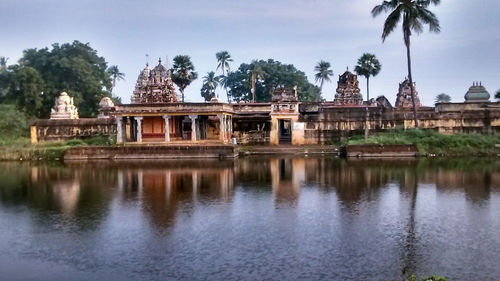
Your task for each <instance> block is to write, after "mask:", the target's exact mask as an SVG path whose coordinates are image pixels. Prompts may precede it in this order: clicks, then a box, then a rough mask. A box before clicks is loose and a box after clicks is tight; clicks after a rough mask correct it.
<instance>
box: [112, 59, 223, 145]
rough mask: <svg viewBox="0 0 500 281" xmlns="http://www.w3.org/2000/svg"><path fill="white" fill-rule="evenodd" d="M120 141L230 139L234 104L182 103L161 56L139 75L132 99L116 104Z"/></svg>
mask: <svg viewBox="0 0 500 281" xmlns="http://www.w3.org/2000/svg"><path fill="white" fill-rule="evenodd" d="M113 115H114V116H115V119H116V131H117V138H116V141H117V143H128V142H137V143H142V142H163V143H171V142H200V141H213V142H223V143H226V142H230V140H231V132H232V115H233V110H232V107H231V106H230V105H228V104H223V103H218V102H211V103H179V101H178V98H177V95H176V93H175V88H174V85H173V83H172V79H171V76H170V70H169V69H167V68H165V67H164V66H163V65H162V64H161V60H159V62H158V65H157V66H156V67H155V68H153V69H150V68H149V66H148V65H146V68H144V70H142V71H141V73H140V74H139V77H138V78H137V83H136V86H135V90H134V92H133V93H132V103H131V104H123V105H116V106H115V107H114V111H113Z"/></svg>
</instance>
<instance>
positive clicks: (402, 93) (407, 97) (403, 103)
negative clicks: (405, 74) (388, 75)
mask: <svg viewBox="0 0 500 281" xmlns="http://www.w3.org/2000/svg"><path fill="white" fill-rule="evenodd" d="M413 94H414V96H415V106H417V107H420V106H421V105H420V99H419V98H418V91H417V84H416V83H415V82H413ZM395 106H396V107H403V108H413V102H412V100H411V89H410V80H408V78H406V79H405V80H404V81H403V82H401V83H399V90H398V94H397V96H396V104H395Z"/></svg>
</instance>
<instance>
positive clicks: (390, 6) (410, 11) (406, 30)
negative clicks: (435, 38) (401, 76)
mask: <svg viewBox="0 0 500 281" xmlns="http://www.w3.org/2000/svg"><path fill="white" fill-rule="evenodd" d="M440 1H441V0H388V1H384V2H383V3H382V4H380V5H377V6H375V7H374V8H373V10H372V15H373V17H376V16H378V15H379V14H381V13H382V12H389V11H390V14H389V16H387V18H386V20H385V23H384V29H383V32H382V42H384V41H385V39H386V38H387V36H389V34H390V33H391V32H392V31H394V29H395V28H396V26H397V25H398V23H399V21H400V20H401V18H402V22H403V24H402V26H403V39H404V43H405V46H406V59H407V62H408V79H409V80H410V85H413V78H412V75H411V56H410V36H411V34H412V31H414V32H416V33H417V34H419V33H421V32H422V31H423V26H424V25H428V26H429V31H430V32H436V33H438V32H439V31H440V30H441V28H440V26H439V20H438V18H437V17H436V15H434V13H432V12H431V11H430V10H428V9H427V7H429V5H430V4H434V5H438V4H439V3H440ZM410 89H411V99H412V103H413V118H414V121H415V127H418V120H417V107H416V104H415V93H414V89H413V87H410Z"/></svg>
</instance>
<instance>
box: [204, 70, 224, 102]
mask: <svg viewBox="0 0 500 281" xmlns="http://www.w3.org/2000/svg"><path fill="white" fill-rule="evenodd" d="M219 80H220V78H219V76H215V72H213V71H210V72H209V73H207V75H205V76H204V77H203V86H202V87H201V96H202V97H203V98H204V99H205V101H209V100H211V99H212V98H213V97H215V89H217V87H218V86H219Z"/></svg>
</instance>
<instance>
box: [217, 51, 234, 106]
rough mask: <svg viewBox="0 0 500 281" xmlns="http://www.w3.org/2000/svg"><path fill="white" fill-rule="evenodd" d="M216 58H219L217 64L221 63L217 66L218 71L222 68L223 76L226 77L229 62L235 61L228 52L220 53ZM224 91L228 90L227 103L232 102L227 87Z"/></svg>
mask: <svg viewBox="0 0 500 281" xmlns="http://www.w3.org/2000/svg"><path fill="white" fill-rule="evenodd" d="M215 57H216V58H217V62H218V63H219V64H218V65H217V69H219V68H220V69H221V70H222V76H223V77H226V72H225V70H226V69H227V70H228V71H229V62H232V61H233V59H232V58H231V55H230V54H229V52H228V51H220V52H218V53H216V54H215ZM223 86H224V85H223ZM224 89H225V90H226V97H227V101H228V102H231V100H230V99H229V93H228V91H227V88H226V87H225V86H224Z"/></svg>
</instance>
